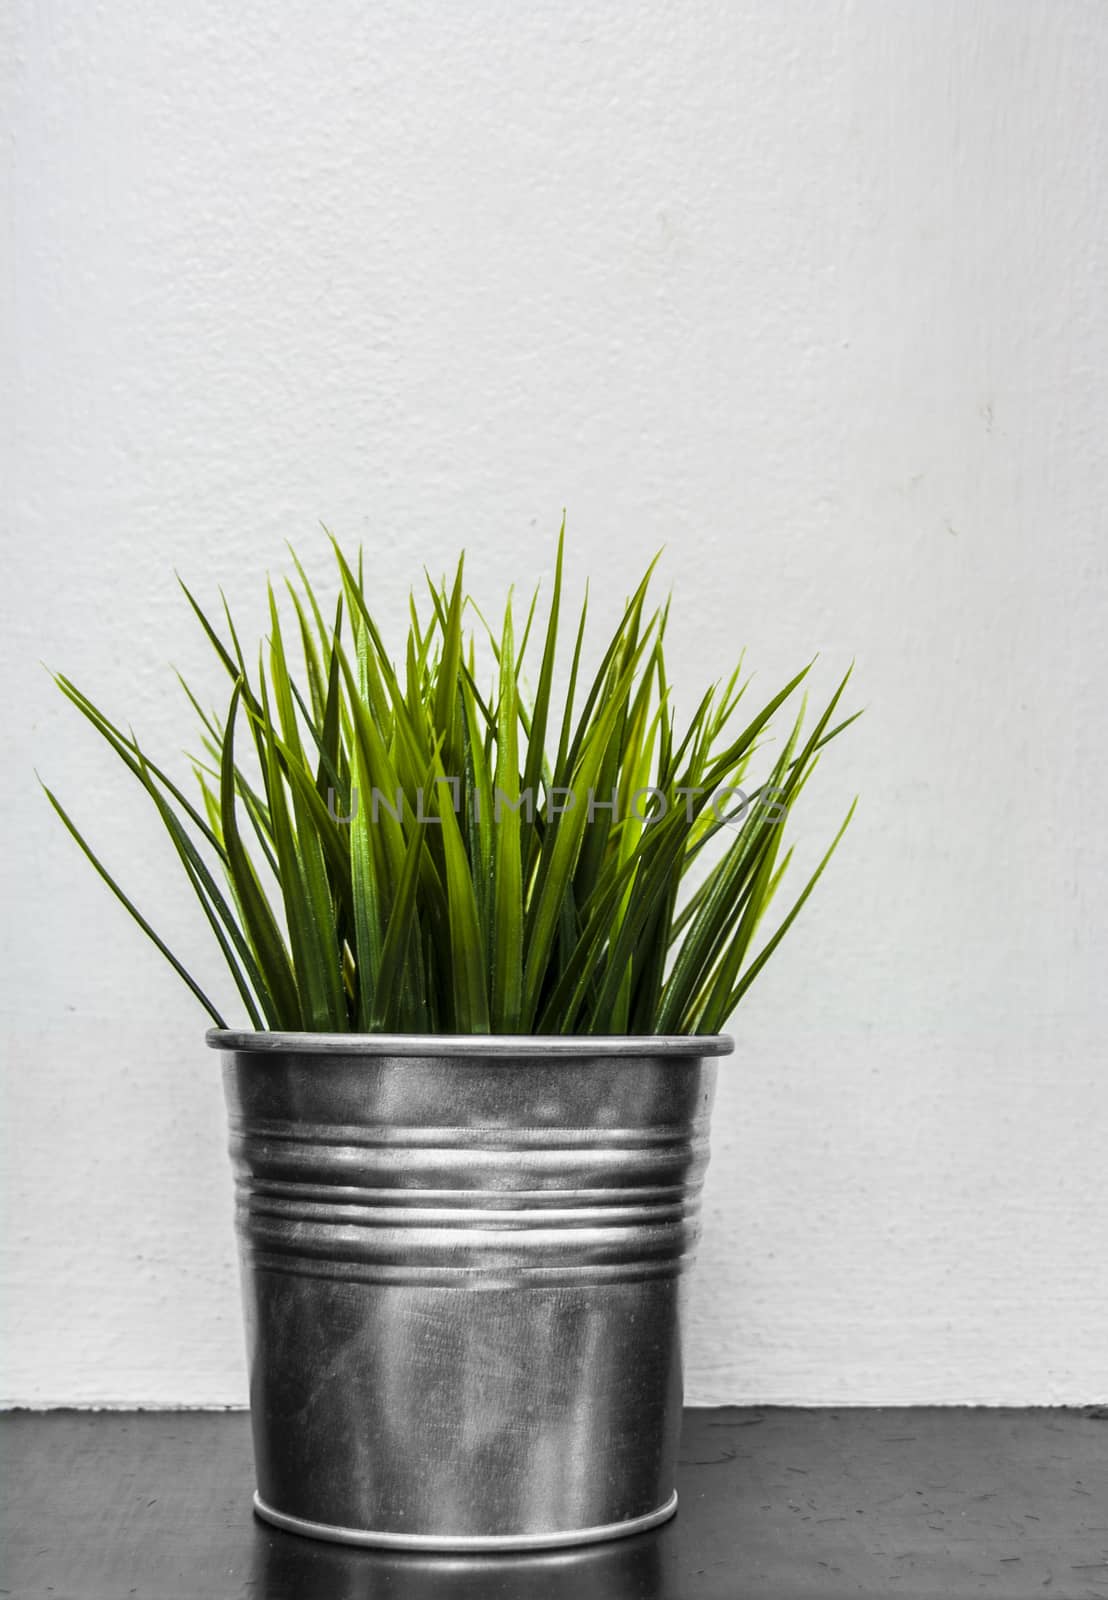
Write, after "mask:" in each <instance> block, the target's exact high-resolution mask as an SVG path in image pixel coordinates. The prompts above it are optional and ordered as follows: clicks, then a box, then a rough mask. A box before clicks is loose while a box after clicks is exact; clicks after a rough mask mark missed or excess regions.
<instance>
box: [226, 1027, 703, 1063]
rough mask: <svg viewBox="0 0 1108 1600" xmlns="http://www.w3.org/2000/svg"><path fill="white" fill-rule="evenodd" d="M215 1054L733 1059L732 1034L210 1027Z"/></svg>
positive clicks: (572, 1058)
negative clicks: (296, 1030)
mask: <svg viewBox="0 0 1108 1600" xmlns="http://www.w3.org/2000/svg"><path fill="white" fill-rule="evenodd" d="M204 1038H205V1041H206V1043H207V1044H208V1046H209V1047H210V1048H211V1049H212V1050H253V1051H257V1052H258V1053H259V1054H264V1053H265V1052H266V1051H270V1052H272V1053H276V1052H278V1051H281V1050H295V1051H298V1052H299V1053H301V1054H309V1055H323V1056H340V1055H346V1056H351V1055H356V1056H467V1057H477V1056H479V1057H481V1058H482V1059H485V1060H487V1059H488V1058H489V1057H492V1058H494V1059H495V1058H497V1057H504V1058H506V1057H513V1058H516V1057H519V1056H524V1057H527V1058H529V1059H532V1060H533V1059H535V1058H538V1057H551V1056H555V1057H564V1058H569V1059H571V1060H575V1061H576V1060H580V1059H581V1057H582V1056H608V1057H621V1056H622V1057H628V1056H729V1055H730V1054H731V1052H732V1051H733V1050H734V1048H735V1041H734V1039H733V1038H732V1037H731V1035H730V1034H729V1033H667V1034H662V1033H619V1034H617V1033H595V1034H594V1033H545V1034H544V1033H282V1032H280V1031H272V1032H271V1031H269V1030H268V1029H258V1030H254V1029H243V1030H239V1029H236V1028H209V1029H208V1031H207V1033H206V1034H205V1035H204Z"/></svg>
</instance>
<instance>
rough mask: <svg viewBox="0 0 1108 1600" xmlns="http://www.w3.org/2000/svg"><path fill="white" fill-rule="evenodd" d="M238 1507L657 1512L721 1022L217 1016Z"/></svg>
mask: <svg viewBox="0 0 1108 1600" xmlns="http://www.w3.org/2000/svg"><path fill="white" fill-rule="evenodd" d="M208 1041H209V1043H210V1044H212V1045H213V1046H215V1047H216V1048H218V1049H221V1050H223V1051H225V1052H227V1053H226V1055H225V1058H224V1063H223V1081H224V1089H225V1093H226V1099H227V1109H228V1114H229V1117H230V1126H231V1158H232V1163H233V1166H234V1171H235V1179H236V1185H237V1194H238V1202H237V1220H238V1233H239V1241H240V1252H241V1261H242V1281H243V1294H244V1303H245V1318H246V1331H247V1346H248V1358H249V1367H250V1409H251V1414H252V1419H253V1431H254V1454H255V1461H256V1467H257V1478H258V1492H257V1494H256V1496H255V1506H256V1508H257V1510H258V1512H259V1513H260V1515H262V1516H263V1517H265V1518H267V1519H268V1520H269V1521H271V1522H274V1523H277V1524H278V1525H279V1526H281V1527H286V1528H291V1529H294V1530H295V1531H297V1532H300V1533H306V1534H311V1535H314V1536H315V1537H317V1538H323V1539H335V1540H341V1541H344V1542H348V1543H351V1544H366V1545H378V1546H385V1547H392V1548H397V1549H419V1550H533V1549H544V1548H547V1547H554V1546H560V1545H573V1544H586V1543H591V1542H592V1541H594V1540H599V1539H608V1538H614V1537H617V1536H620V1535H623V1534H630V1533H637V1532H639V1531H640V1530H642V1529H644V1528H649V1527H652V1526H653V1525H654V1524H656V1523H658V1522H662V1521H664V1520H665V1519H666V1518H667V1517H669V1516H672V1514H673V1512H674V1510H675V1509H676V1505H677V1496H676V1493H675V1490H674V1472H675V1465H676V1452H677V1441H678V1431H679V1427H680V1422H681V1401H682V1382H681V1327H682V1306H683V1301H684V1297H685V1289H684V1285H685V1281H686V1280H685V1272H686V1268H687V1267H688V1265H689V1263H690V1261H691V1258H692V1254H693V1251H694V1248H695V1244H696V1239H697V1235H698V1232H699V1225H698V1213H699V1204H700V1188H701V1184H702V1181H703V1177H704V1169H705V1167H706V1165H707V1160H708V1121H709V1116H710V1113H711V1104H712V1094H713V1088H714V1083H715V1071H716V1064H715V1061H714V1059H712V1058H713V1057H715V1056H718V1055H723V1054H725V1053H727V1052H728V1051H730V1050H731V1048H732V1042H731V1040H730V1039H729V1038H727V1037H726V1036H720V1037H710V1038H709V1037H682V1038H655V1037H638V1038H611V1037H597V1038H592V1039H586V1038H553V1037H550V1038H508V1037H488V1036H480V1037H476V1036H466V1037H444V1036H439V1037H431V1036H426V1037H425V1036H418V1035H412V1034H405V1035H357V1034H354V1035H334V1034H331V1035H327V1034H275V1033H231V1032H225V1031H221V1030H213V1031H212V1032H211V1033H209V1035H208Z"/></svg>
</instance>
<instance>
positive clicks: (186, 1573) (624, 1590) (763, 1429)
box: [0, 1409, 1108, 1600]
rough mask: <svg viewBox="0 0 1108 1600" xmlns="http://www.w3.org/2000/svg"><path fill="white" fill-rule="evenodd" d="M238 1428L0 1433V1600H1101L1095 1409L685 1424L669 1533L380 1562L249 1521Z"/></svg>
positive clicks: (140, 1425)
mask: <svg viewBox="0 0 1108 1600" xmlns="http://www.w3.org/2000/svg"><path fill="white" fill-rule="evenodd" d="M248 1426H249V1425H248V1419H247V1417H246V1416H245V1415H244V1414H242V1413H206V1412H183V1413H182V1412H177V1413H174V1412H162V1413H133V1412H124V1413H119V1412H116V1413H99V1414H90V1413H80V1412H76V1413H75V1412H52V1413H48V1414H46V1415H36V1414H33V1413H14V1414H11V1415H8V1416H6V1417H3V1418H2V1419H0V1432H2V1438H3V1457H4V1464H5V1477H6V1481H7V1492H6V1494H5V1500H6V1502H7V1515H8V1517H9V1519H10V1531H9V1538H8V1541H7V1556H6V1558H5V1563H4V1567H3V1569H2V1570H0V1593H3V1594H8V1595H16V1596H20V1597H22V1596H46V1595H50V1596H53V1600H129V1597H130V1596H132V1595H134V1596H137V1597H139V1600H171V1597H172V1600H232V1597H235V1596H240V1595H241V1596H249V1597H252V1600H356V1597H357V1600H373V1597H377V1596H389V1597H392V1600H432V1597H434V1600H446V1597H450V1600H456V1597H465V1600H496V1597H512V1600H516V1597H519V1600H523V1597H525V1596H539V1597H542V1600H591V1597H594V1596H595V1597H598V1600H599V1597H603V1600H647V1597H656V1596H664V1597H665V1600H684V1597H686V1596H687V1597H689V1600H717V1597H719V1600H722V1597H724V1596H726V1597H727V1600H769V1597H771V1596H772V1597H775V1600H785V1597H789V1600H793V1597H800V1596H809V1595H818V1596H821V1597H824V1600H832V1597H836V1596H841V1595H882V1596H903V1597H918V1596H923V1595H927V1596H936V1597H939V1596H942V1597H944V1600H956V1597H958V1596H963V1595H996V1596H1020V1597H1022V1600H1027V1597H1030V1596H1035V1597H1038V1600H1076V1597H1084V1596H1090V1595H1092V1596H1097V1597H1099V1600H1108V1411H1106V1410H1103V1409H1098V1410H1089V1411H1085V1412H1077V1411H963V1410H915V1411H888V1410H865V1411H854V1410H845V1411H798V1410H735V1409H728V1410H721V1411H689V1412H687V1413H686V1415H685V1433H684V1444H683V1449H682V1461H681V1470H680V1476H679V1479H678V1488H679V1491H680V1497H681V1509H680V1510H679V1512H678V1514H677V1517H676V1519H675V1520H674V1521H673V1522H671V1523H669V1524H668V1525H667V1526H666V1527H664V1528H661V1529H658V1530H657V1531H655V1532H653V1533H646V1534H642V1535H640V1536H639V1537H637V1538H633V1539H627V1540H623V1541H618V1542H616V1543H613V1544H609V1545H604V1546H596V1547H594V1548H593V1549H591V1550H587V1551H579V1552H567V1553H566V1554H563V1555H548V1556H532V1557H529V1558H527V1559H526V1560H522V1559H515V1558H508V1557H498V1558H495V1559H481V1558H477V1557H468V1558H455V1557H434V1558H431V1557H422V1556H411V1555H404V1556H400V1555H384V1554H376V1553H374V1552H371V1551H365V1550H349V1549H345V1548H343V1547H341V1546H337V1545H328V1544H318V1543H315V1542H314V1541H312V1540H308V1539H301V1538H298V1537H297V1536H296V1535H294V1534H286V1533H281V1532H279V1531H277V1530H276V1529H273V1528H269V1527H266V1526H265V1525H264V1524H262V1523H260V1522H257V1521H255V1519H254V1518H253V1516H252V1515H251V1511H250V1495H251V1491H252V1488H253V1482H252V1472H251V1458H250V1441H249V1434H248Z"/></svg>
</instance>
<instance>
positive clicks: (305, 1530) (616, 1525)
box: [254, 1489, 677, 1554]
mask: <svg viewBox="0 0 1108 1600" xmlns="http://www.w3.org/2000/svg"><path fill="white" fill-rule="evenodd" d="M676 1510H677V1490H676V1489H675V1490H674V1491H673V1493H672V1494H671V1495H670V1497H669V1499H668V1500H667V1501H666V1502H665V1504H664V1505H661V1506H658V1507H657V1508H656V1509H655V1510H654V1511H648V1512H647V1513H646V1514H645V1516H641V1517H630V1518H629V1519H628V1520H627V1521H626V1522H609V1523H606V1524H605V1525H604V1526H603V1527H598V1528H569V1529H567V1530H566V1531H565V1532H564V1533H504V1534H490V1535H488V1536H487V1537H485V1536H482V1535H480V1534H476V1535H474V1534H459V1535H457V1536H453V1535H451V1534H448V1533H445V1534H439V1533H374V1532H373V1531H372V1529H368V1528H338V1527H335V1526H334V1525H333V1524H331V1523H329V1522H309V1521H307V1520H306V1519H305V1518H304V1517H290V1516H289V1515H288V1514H287V1513H286V1512H284V1511H277V1510H275V1509H274V1507H273V1506H268V1505H266V1503H265V1501H264V1500H263V1499H262V1497H261V1495H259V1494H255V1496H254V1511H255V1513H256V1514H257V1515H258V1516H259V1517H261V1518H262V1520H263V1521H265V1522H271V1523H273V1525H274V1527H277V1528H284V1529H286V1530H287V1531H288V1532H289V1533H300V1534H303V1535H304V1536H305V1537H306V1538H309V1539H326V1540H328V1541H329V1542H330V1543H331V1544H356V1545H363V1546H367V1547H370V1548H374V1549H378V1550H423V1551H444V1552H445V1551H454V1552H461V1553H465V1552H467V1551H472V1552H473V1553H475V1554H476V1553H482V1552H490V1551H497V1550H564V1549H567V1548H568V1547H570V1546H571V1545H581V1544H601V1543H603V1542H604V1541H605V1540H607V1539H626V1538H628V1537H629V1536H630V1535H631V1534H634V1533H645V1532H646V1530H647V1529H648V1528H656V1527H657V1526H658V1524H659V1523H661V1522H668V1521H669V1519H670V1517H672V1516H673V1515H674V1513H675V1512H676Z"/></svg>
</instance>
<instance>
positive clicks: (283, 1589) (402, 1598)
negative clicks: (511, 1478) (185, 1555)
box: [250, 1523, 664, 1600]
mask: <svg viewBox="0 0 1108 1600" xmlns="http://www.w3.org/2000/svg"><path fill="white" fill-rule="evenodd" d="M663 1535H664V1530H662V1529H657V1530H652V1531H651V1532H649V1533H641V1534H638V1535H636V1536H634V1537H632V1538H630V1539H613V1540H610V1541H609V1542H608V1543H607V1544H598V1545H591V1546H586V1547H584V1548H582V1549H580V1550H553V1551H546V1552H542V1553H539V1554H536V1555H528V1556H514V1555H511V1556H476V1555H475V1556H458V1555H442V1556H423V1555H414V1554H410V1553H406V1552H405V1553H401V1552H396V1553H394V1552H392V1551H385V1550H361V1549H355V1548H353V1547H351V1546H349V1545H340V1544H326V1543H323V1542H321V1541H319V1540H315V1539H305V1538H301V1537H300V1536H299V1535H298V1534H295V1533H285V1532H283V1531H282V1530H281V1529H279V1528H269V1527H265V1526H263V1524H261V1523H258V1524H257V1526H256V1529H255V1539H254V1566H253V1586H252V1588H251V1591H250V1592H251V1594H253V1595H256V1596H257V1600H378V1597H380V1596H388V1597H389V1600H498V1597H505V1600H507V1597H509V1596H511V1597H512V1600H516V1597H518V1600H531V1597H534V1600H647V1597H648V1596H650V1597H652V1596H655V1595H657V1594H659V1592H660V1575H661V1552H660V1539H661V1538H662V1537H663Z"/></svg>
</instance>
